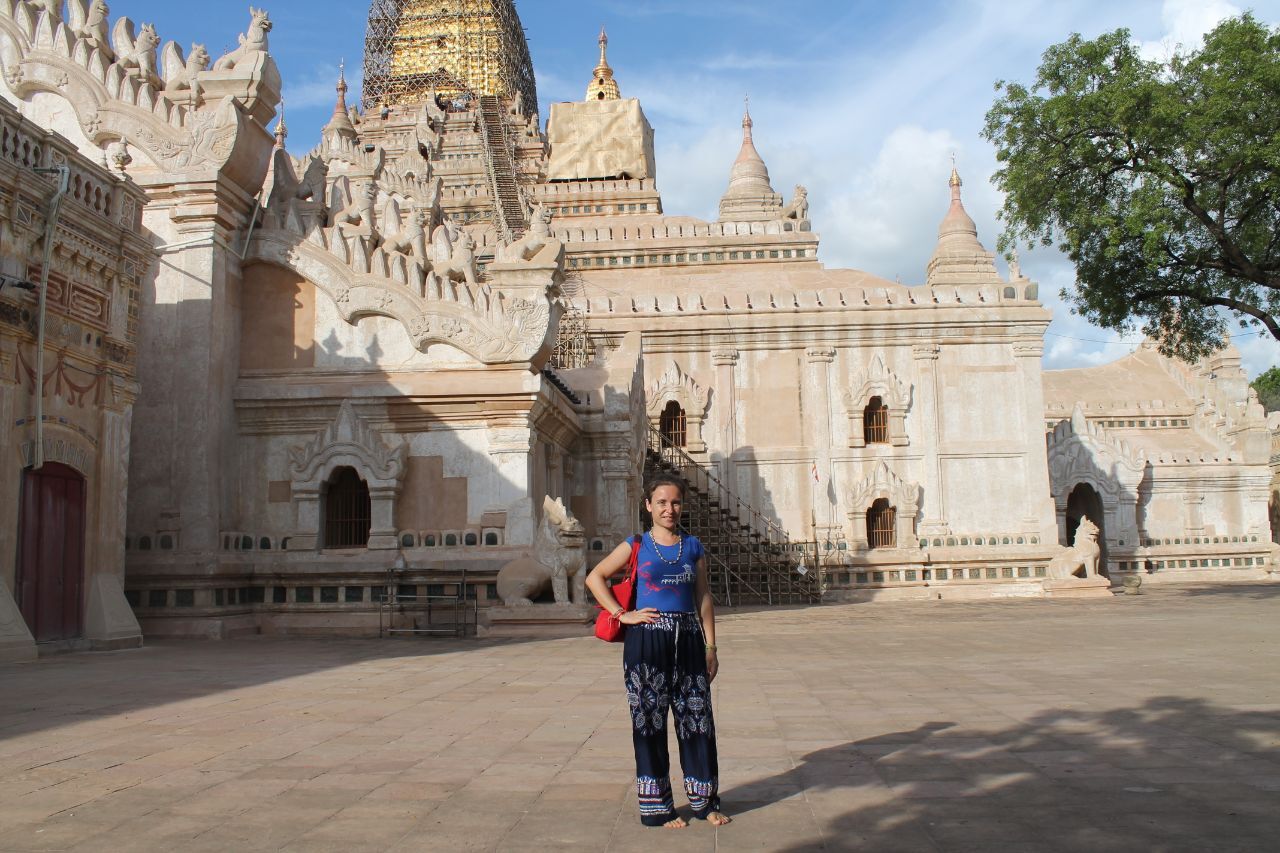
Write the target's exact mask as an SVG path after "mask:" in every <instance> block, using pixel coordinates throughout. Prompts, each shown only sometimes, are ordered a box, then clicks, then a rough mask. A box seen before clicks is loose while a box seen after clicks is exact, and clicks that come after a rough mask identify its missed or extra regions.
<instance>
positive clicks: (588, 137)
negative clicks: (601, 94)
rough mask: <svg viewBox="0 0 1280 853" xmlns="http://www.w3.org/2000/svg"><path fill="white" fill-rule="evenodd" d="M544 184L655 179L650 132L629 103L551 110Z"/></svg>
mask: <svg viewBox="0 0 1280 853" xmlns="http://www.w3.org/2000/svg"><path fill="white" fill-rule="evenodd" d="M547 139H548V140H549V141H550V143H551V164H550V166H548V167H547V180H551V181H573V180H586V179H588V178H616V177H618V176H620V175H624V174H625V175H628V176H630V177H632V178H652V177H655V173H656V172H657V169H656V168H655V166H654V160H653V128H652V127H650V126H649V121H648V119H646V118H645V117H644V111H643V110H641V109H640V102H639V101H638V100H636V99H635V98H625V99H622V100H617V101H581V102H578V103H564V104H552V105H551V118H550V119H549V120H548V121H547Z"/></svg>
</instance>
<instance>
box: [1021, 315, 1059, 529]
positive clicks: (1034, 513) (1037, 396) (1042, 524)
mask: <svg viewBox="0 0 1280 853" xmlns="http://www.w3.org/2000/svg"><path fill="white" fill-rule="evenodd" d="M1043 355H1044V341H1043V340H1040V339H1037V340H1026V341H1015V342H1014V344H1013V359H1014V363H1015V365H1016V366H1017V369H1018V375H1019V377H1020V378H1021V380H1022V388H1021V395H1020V396H1021V398H1022V418H1023V424H1024V429H1025V430H1026V436H1027V440H1026V442H1025V443H1024V444H1025V447H1026V448H1027V451H1026V454H1025V456H1024V457H1023V458H1024V459H1025V460H1026V461H1025V463H1024V464H1025V465H1026V476H1027V480H1026V482H1027V490H1028V494H1027V496H1026V498H1027V499H1026V507H1027V514H1026V515H1025V516H1023V518H1022V528H1023V529H1024V530H1026V531H1027V532H1029V533H1038V534H1039V535H1040V538H1041V541H1042V542H1053V541H1056V540H1055V538H1054V537H1056V536H1057V535H1058V521H1057V518H1056V515H1057V512H1056V507H1055V506H1054V503H1053V485H1052V484H1051V483H1050V482H1049V452H1048V449H1047V447H1046V446H1045V442H1044V441H1043V439H1042V437H1043V435H1044V383H1043V377H1042V376H1041V367H1040V359H1041V356H1043ZM1063 500H1066V498H1065V496H1064V497H1063ZM1065 512H1066V507H1065V506H1064V507H1063V513H1064V516H1063V520H1062V524H1063V525H1064V527H1063V530H1064V531H1065V529H1066V528H1065V524H1066V518H1065Z"/></svg>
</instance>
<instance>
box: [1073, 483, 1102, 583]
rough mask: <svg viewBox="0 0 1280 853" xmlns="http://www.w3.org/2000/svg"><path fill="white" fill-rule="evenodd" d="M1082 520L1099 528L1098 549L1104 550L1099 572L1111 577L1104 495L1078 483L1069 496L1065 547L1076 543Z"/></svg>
mask: <svg viewBox="0 0 1280 853" xmlns="http://www.w3.org/2000/svg"><path fill="white" fill-rule="evenodd" d="M1082 518H1088V519H1089V520H1090V521H1092V522H1093V523H1094V524H1096V525H1097V526H1098V547H1099V548H1101V549H1102V555H1101V556H1100V557H1099V558H1098V572H1099V573H1100V574H1102V575H1105V576H1107V577H1110V575H1109V573H1108V572H1107V528H1106V510H1105V509H1104V507H1103V505H1102V495H1100V494H1098V492H1097V490H1096V489H1094V488H1093V486H1090V485H1089V484H1088V483H1077V484H1076V485H1075V487H1074V488H1073V489H1072V490H1071V494H1069V495H1067V541H1066V542H1063V543H1062V544H1063V545H1067V546H1070V545H1071V544H1072V543H1073V542H1074V541H1075V538H1076V529H1077V528H1078V527H1079V526H1080V519H1082Z"/></svg>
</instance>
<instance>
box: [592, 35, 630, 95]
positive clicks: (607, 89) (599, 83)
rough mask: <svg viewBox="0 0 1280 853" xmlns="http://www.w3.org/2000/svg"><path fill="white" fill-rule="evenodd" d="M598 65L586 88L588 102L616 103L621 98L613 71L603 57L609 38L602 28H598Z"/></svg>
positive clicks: (604, 56)
mask: <svg viewBox="0 0 1280 853" xmlns="http://www.w3.org/2000/svg"><path fill="white" fill-rule="evenodd" d="M598 41H599V43H600V64H598V65H597V66H596V69H595V71H593V72H592V77H591V83H590V85H588V86H587V100H588V101H616V100H618V99H619V98H621V97H622V95H621V94H620V93H619V92H618V82H617V81H616V80H614V79H613V69H612V68H610V67H609V59H608V57H607V56H606V55H605V54H606V52H607V50H608V48H609V36H608V35H606V34H605V31H604V27H603V26H602V27H600V38H599V39H598Z"/></svg>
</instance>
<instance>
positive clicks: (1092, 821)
mask: <svg viewBox="0 0 1280 853" xmlns="http://www.w3.org/2000/svg"><path fill="white" fill-rule="evenodd" d="M1277 742H1280V714H1278V713H1275V712H1261V711H1258V712H1236V711H1232V710H1229V709H1226V708H1222V707H1217V706H1215V705H1213V704H1212V703H1209V702H1205V701H1203V700H1199V699H1189V698H1183V697H1177V696H1168V697H1158V698H1153V699H1151V700H1149V701H1147V702H1145V703H1144V704H1142V705H1140V706H1138V707H1135V708H1117V709H1112V710H1103V711H1074V710H1072V711H1068V710H1063V711H1049V712H1044V713H1041V714H1037V715H1036V716H1034V717H1031V718H1030V719H1028V720H1027V721H1026V722H1025V723H1023V724H1021V725H1017V726H1014V727H1011V728H1007V729H1003V730H999V731H985V730H973V729H961V728H958V727H957V726H956V724H954V723H951V722H945V721H940V722H930V723H925V724H923V725H920V726H918V727H917V728H915V729H911V730H904V731H898V732H892V733H888V734H883V735H877V736H875V737H869V738H865V739H862V740H857V741H853V742H850V743H847V744H843V745H840V746H834V747H829V748H826V749H820V750H816V751H814V752H810V753H809V754H807V755H805V756H804V757H803V758H801V759H800V760H799V761H798V763H797V764H796V766H795V767H794V768H793V769H791V770H788V771H786V772H785V773H781V774H778V775H776V776H772V777H770V778H768V779H764V780H760V781H757V782H752V783H749V784H746V785H742V786H739V787H736V788H731V789H729V790H726V791H725V792H724V793H723V799H724V802H725V808H726V810H728V811H730V812H732V813H744V812H750V811H752V810H753V809H756V808H759V807H761V806H763V805H766V804H772V803H775V802H777V801H779V800H782V799H784V798H787V797H793V796H795V795H797V794H803V796H804V798H805V800H806V801H807V804H808V806H809V807H810V808H812V809H813V811H814V812H815V814H816V817H817V818H818V821H819V823H820V824H821V825H823V827H824V829H825V830H827V831H828V832H829V839H830V841H831V842H832V848H833V849H864V850H937V849H943V850H950V849H955V850H1020V851H1021V850H1037V851H1038V850H1063V851H1067V850H1098V849H1106V850H1208V849H1225V848H1230V849H1239V850H1263V849H1271V848H1273V847H1274V845H1275V838H1276V837H1277V833H1280V810H1277V809H1276V808H1275V797H1276V790H1277V787H1280V782H1278V781H1277V779H1280V777H1278V776H1277V772H1278V771H1280V764H1277V762H1276V755H1275V751H1274V750H1275V744H1276V743H1277ZM778 849H783V850H787V851H795V853H800V851H809V850H814V849H822V845H821V844H820V843H818V844H815V843H814V842H813V841H809V840H807V841H805V842H803V843H797V844H794V845H792V846H788V847H784V848H778Z"/></svg>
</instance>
